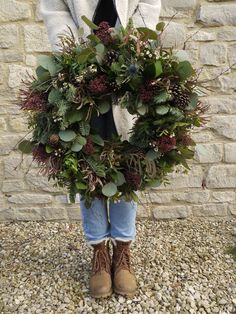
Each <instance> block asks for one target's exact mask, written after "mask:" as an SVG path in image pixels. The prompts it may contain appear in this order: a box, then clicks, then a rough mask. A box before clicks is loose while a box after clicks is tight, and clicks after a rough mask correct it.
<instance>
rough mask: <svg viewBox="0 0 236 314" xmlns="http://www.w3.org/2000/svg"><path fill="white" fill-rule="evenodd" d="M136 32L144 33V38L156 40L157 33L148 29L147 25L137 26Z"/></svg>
mask: <svg viewBox="0 0 236 314" xmlns="http://www.w3.org/2000/svg"><path fill="white" fill-rule="evenodd" d="M137 30H138V32H139V33H141V34H143V35H144V39H145V40H147V39H152V40H157V33H156V32H155V31H154V30H152V29H149V28H147V27H138V28H137Z"/></svg>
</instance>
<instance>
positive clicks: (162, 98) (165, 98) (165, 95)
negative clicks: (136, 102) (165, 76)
mask: <svg viewBox="0 0 236 314" xmlns="http://www.w3.org/2000/svg"><path fill="white" fill-rule="evenodd" d="M169 97H170V95H169V94H168V92H167V91H162V92H160V94H158V95H157V96H155V97H154V102H155V104H161V103H163V102H166V101H168V100H169Z"/></svg>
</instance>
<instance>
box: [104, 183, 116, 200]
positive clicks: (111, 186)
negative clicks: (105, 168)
mask: <svg viewBox="0 0 236 314" xmlns="http://www.w3.org/2000/svg"><path fill="white" fill-rule="evenodd" d="M116 192H117V186H116V184H115V183H113V182H109V183H107V184H105V185H104V186H103V188H102V193H103V195H105V196H108V197H110V196H113V195H115V194H116Z"/></svg>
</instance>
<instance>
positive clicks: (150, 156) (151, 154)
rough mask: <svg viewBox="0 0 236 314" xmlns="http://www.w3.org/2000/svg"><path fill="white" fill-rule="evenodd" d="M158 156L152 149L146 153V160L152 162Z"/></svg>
mask: <svg viewBox="0 0 236 314" xmlns="http://www.w3.org/2000/svg"><path fill="white" fill-rule="evenodd" d="M157 156H158V154H157V152H155V151H154V150H153V149H149V151H148V152H147V153H146V158H147V159H149V160H154V159H156V158H157Z"/></svg>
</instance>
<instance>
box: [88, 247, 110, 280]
mask: <svg viewBox="0 0 236 314" xmlns="http://www.w3.org/2000/svg"><path fill="white" fill-rule="evenodd" d="M110 264H111V261H110V257H109V253H108V251H107V247H104V248H99V249H95V251H94V256H93V261H92V273H93V274H95V273H97V272H101V271H102V270H105V271H106V272H107V273H110V271H111V267H110Z"/></svg>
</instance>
